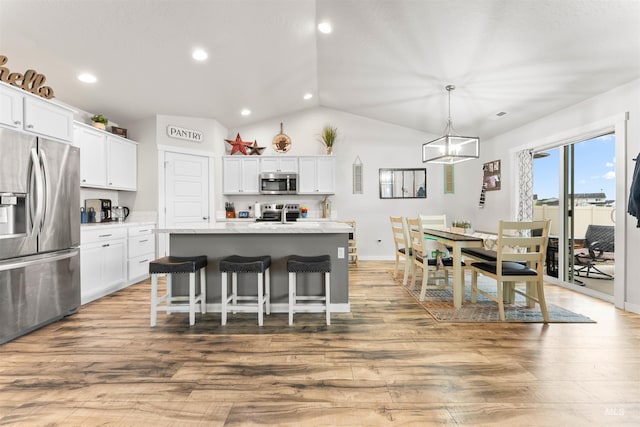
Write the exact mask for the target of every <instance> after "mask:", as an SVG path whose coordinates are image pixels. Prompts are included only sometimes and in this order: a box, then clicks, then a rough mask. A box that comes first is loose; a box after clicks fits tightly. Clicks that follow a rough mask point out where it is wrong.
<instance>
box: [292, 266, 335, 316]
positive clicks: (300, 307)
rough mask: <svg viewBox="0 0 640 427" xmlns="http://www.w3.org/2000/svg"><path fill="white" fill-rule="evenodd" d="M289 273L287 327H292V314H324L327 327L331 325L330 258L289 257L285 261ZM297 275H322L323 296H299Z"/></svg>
mask: <svg viewBox="0 0 640 427" xmlns="http://www.w3.org/2000/svg"><path fill="white" fill-rule="evenodd" d="M287 271H288V272H289V325H293V313H296V312H307V313H322V312H324V313H325V314H326V318H327V325H330V324H331V309H330V305H331V257H330V256H329V255H320V256H300V255H291V256H289V258H288V259H287ZM298 273H324V295H299V294H298V289H297V274H298Z"/></svg>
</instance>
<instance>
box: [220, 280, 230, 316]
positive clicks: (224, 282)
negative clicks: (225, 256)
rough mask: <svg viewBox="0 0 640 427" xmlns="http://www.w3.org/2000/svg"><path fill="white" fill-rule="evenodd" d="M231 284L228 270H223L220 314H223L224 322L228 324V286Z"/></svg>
mask: <svg viewBox="0 0 640 427" xmlns="http://www.w3.org/2000/svg"><path fill="white" fill-rule="evenodd" d="M228 286H229V283H228V282H227V272H226V271H223V272H222V286H221V287H220V294H221V303H222V305H221V309H220V314H221V315H222V316H221V317H222V324H223V325H226V324H227V288H228Z"/></svg>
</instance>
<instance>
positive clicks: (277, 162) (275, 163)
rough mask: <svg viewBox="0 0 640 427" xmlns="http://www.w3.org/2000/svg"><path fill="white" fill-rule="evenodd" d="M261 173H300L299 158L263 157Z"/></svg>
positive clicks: (261, 159)
mask: <svg viewBox="0 0 640 427" xmlns="http://www.w3.org/2000/svg"><path fill="white" fill-rule="evenodd" d="M260 172H298V158H297V157H291V156H289V157H276V156H273V157H261V158H260Z"/></svg>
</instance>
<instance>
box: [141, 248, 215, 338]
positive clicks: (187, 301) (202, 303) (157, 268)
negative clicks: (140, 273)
mask: <svg viewBox="0 0 640 427" xmlns="http://www.w3.org/2000/svg"><path fill="white" fill-rule="evenodd" d="M206 267H207V257H206V256H205V255H198V256H192V257H182V256H166V257H164V258H158V259H156V260H153V261H151V262H150V263H149V274H151V326H155V325H156V320H157V312H158V311H165V312H166V313H167V314H171V312H188V313H189V325H191V326H193V325H194V324H195V323H196V305H198V306H199V308H200V312H201V313H202V314H204V313H206V312H207V310H206V303H207V283H206ZM197 271H200V293H199V294H198V295H196V272H197ZM159 274H166V275H167V292H166V293H165V294H164V295H163V296H161V297H159V296H158V275H159ZM174 274H189V295H188V296H174V295H173V289H172V276H173V275H174Z"/></svg>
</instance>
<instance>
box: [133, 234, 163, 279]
mask: <svg viewBox="0 0 640 427" xmlns="http://www.w3.org/2000/svg"><path fill="white" fill-rule="evenodd" d="M153 228H154V225H153V224H149V225H137V226H131V227H129V230H128V236H129V240H128V244H129V247H128V249H129V258H128V260H127V264H128V267H129V268H128V271H129V275H128V279H129V282H133V283H135V282H139V281H140V280H144V279H146V278H147V277H149V263H150V262H151V261H153V260H154V259H155V255H156V236H155V234H153Z"/></svg>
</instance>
